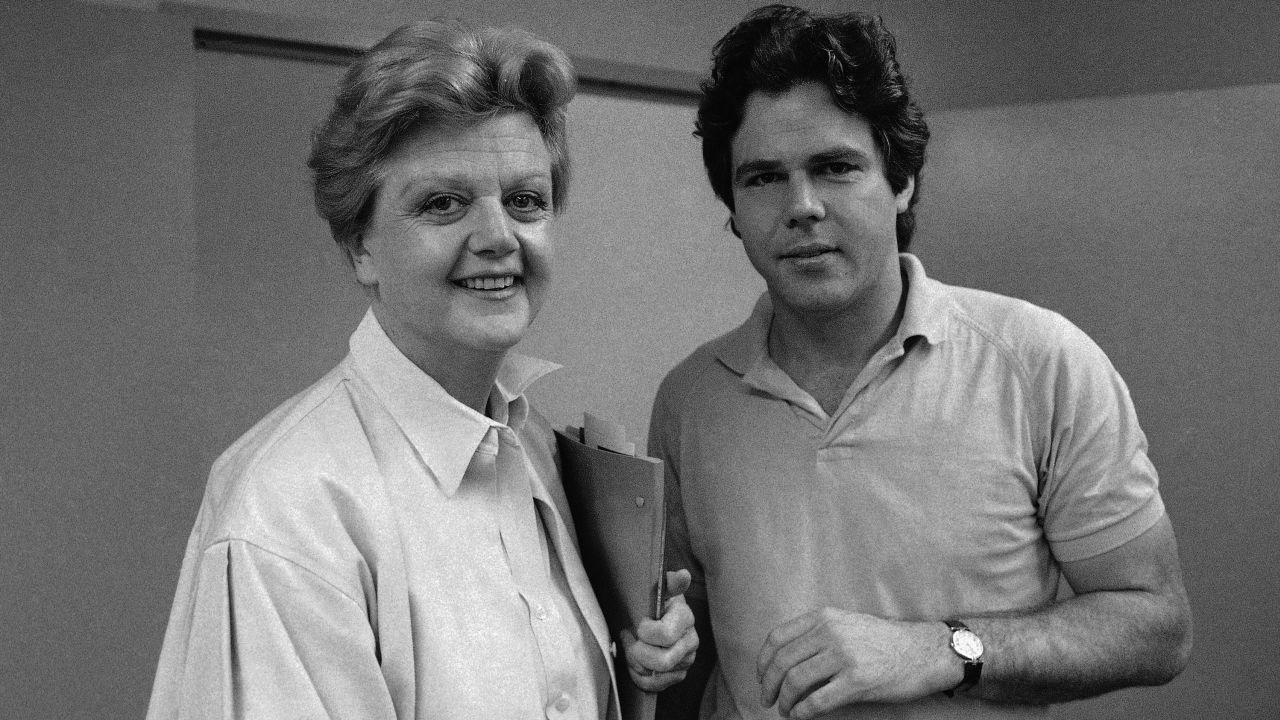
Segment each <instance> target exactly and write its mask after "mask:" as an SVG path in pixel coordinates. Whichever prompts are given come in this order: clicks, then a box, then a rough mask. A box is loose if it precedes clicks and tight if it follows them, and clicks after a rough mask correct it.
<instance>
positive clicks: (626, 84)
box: [192, 27, 701, 104]
mask: <svg viewBox="0 0 1280 720" xmlns="http://www.w3.org/2000/svg"><path fill="white" fill-rule="evenodd" d="M192 44H193V45H194V46H195V49H197V50H207V51H211V52H225V53H233V54H238V55H254V56H258V57H269V58H276V59H281V60H296V61H300V62H311V63H321V64H325V65H347V64H348V63H350V62H351V61H352V60H353V59H355V58H356V57H357V56H359V55H360V53H361V52H363V48H359V47H354V46H350V45H339V44H330V43H319V42H305V41H300V40H286V39H283V38H274V37H267V36H263V35H252V34H247V33H239V32H228V31H224V30H214V29H209V28H201V27H196V28H195V29H194V31H193V32H192ZM573 64H574V67H575V68H576V69H577V71H578V83H579V86H580V87H581V88H582V90H584V91H586V92H591V93H596V94H601V95H611V96H615V97H618V96H621V97H627V98H635V99H644V100H650V101H660V102H667V103H679V104H690V103H696V102H697V100H698V98H699V97H701V92H700V91H699V89H698V79H697V78H696V77H694V76H693V75H692V74H690V73H682V72H678V71H674V70H664V69H659V68H651V67H644V66H640V65H632V64H629V63H619V62H612V61H608V60H599V59H595V58H583V57H574V58H573Z"/></svg>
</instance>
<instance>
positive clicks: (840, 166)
mask: <svg viewBox="0 0 1280 720" xmlns="http://www.w3.org/2000/svg"><path fill="white" fill-rule="evenodd" d="M861 169H862V168H860V167H858V166H857V165H854V164H853V163H847V162H832V163H827V164H826V165H823V166H822V171H823V172H824V173H826V174H827V175H848V174H849V173H855V172H857V171H859V170H861Z"/></svg>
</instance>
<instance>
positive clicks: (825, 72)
mask: <svg viewBox="0 0 1280 720" xmlns="http://www.w3.org/2000/svg"><path fill="white" fill-rule="evenodd" d="M896 53H897V45H896V43H895V41H894V39H893V35H892V34H891V33H890V32H889V31H888V30H887V29H886V28H885V27H884V24H883V23H881V21H880V18H878V17H874V16H871V15H865V14H863V13H845V14H839V15H819V14H815V13H811V12H809V11H808V10H803V9H801V8H796V7H790V6H787V5H769V6H766V7H762V8H759V9H757V10H754V11H752V12H751V13H749V14H748V15H747V16H746V17H745V18H743V20H742V22H740V23H738V24H737V25H736V26H735V27H734V28H733V29H732V30H730V31H729V32H728V33H727V34H725V36H724V37H723V38H721V39H720V41H719V42H718V43H716V45H715V48H714V50H713V51H712V69H711V77H710V78H708V79H707V80H706V81H705V82H703V83H702V93H703V95H702V102H701V104H700V105H699V107H698V119H697V123H696V128H697V129H696V130H695V132H694V135H696V136H698V137H700V138H701V139H702V159H703V162H704V163H705V165H706V167H707V175H708V177H709V178H710V180H711V187H712V189H713V190H715V193H716V196H717V197H719V198H720V200H721V201H722V202H723V203H724V204H725V205H726V206H727V207H728V208H729V210H730V211H732V210H733V179H732V173H733V168H732V162H733V158H732V144H733V137H734V135H736V134H737V133H738V128H739V127H740V126H741V125H742V118H743V114H744V110H745V107H746V102H747V98H748V97H749V96H750V95H751V94H752V93H754V92H763V93H768V94H770V95H774V94H780V93H783V92H786V91H787V90H790V89H791V88H793V87H795V86H796V85H799V84H801V83H805V82H819V83H822V84H823V85H825V86H826V87H827V88H828V89H829V90H830V91H831V97H832V99H833V100H835V103H836V105H838V106H839V107H841V108H842V109H844V110H845V111H846V112H850V113H856V114H857V115H859V116H860V117H861V118H862V119H864V120H865V121H866V122H867V124H868V125H870V126H871V130H872V133H873V134H874V135H875V138H876V144H877V145H878V147H879V149H880V154H881V156H882V157H883V159H884V166H885V177H886V179H887V180H888V181H889V187H890V188H892V189H893V192H894V193H899V192H901V191H902V190H903V188H905V187H906V186H907V183H908V182H909V181H910V180H911V179H912V178H915V193H914V194H913V195H912V197H911V202H910V205H909V206H908V208H907V210H906V211H905V212H902V213H899V214H898V220H897V237H898V248H899V249H900V250H903V251H905V250H906V249H907V247H908V246H909V245H910V243H911V235H912V232H913V231H914V230H915V210H914V208H915V204H916V201H917V200H919V199H920V171H921V169H922V168H923V167H924V155H925V146H926V145H927V144H928V143H929V126H928V125H927V124H926V123H925V121H924V113H923V112H922V111H921V110H920V107H919V106H918V105H916V104H915V103H914V102H913V101H912V100H911V96H910V94H909V93H908V92H907V83H906V79H905V78H904V77H903V75H902V71H901V70H900V69H899V67H898V61H897V58H896Z"/></svg>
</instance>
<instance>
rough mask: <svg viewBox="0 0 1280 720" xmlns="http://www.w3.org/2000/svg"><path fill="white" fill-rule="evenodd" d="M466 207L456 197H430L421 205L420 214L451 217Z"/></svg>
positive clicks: (462, 201) (464, 203) (463, 202)
mask: <svg viewBox="0 0 1280 720" xmlns="http://www.w3.org/2000/svg"><path fill="white" fill-rule="evenodd" d="M465 206H466V202H465V201H464V200H463V199H462V198H460V197H458V196H456V195H443V194H442V195H432V196H431V197H429V198H427V200H426V202H424V203H422V212H424V213H428V214H430V215H452V214H454V213H456V212H458V211H459V210H461V209H463V207H465Z"/></svg>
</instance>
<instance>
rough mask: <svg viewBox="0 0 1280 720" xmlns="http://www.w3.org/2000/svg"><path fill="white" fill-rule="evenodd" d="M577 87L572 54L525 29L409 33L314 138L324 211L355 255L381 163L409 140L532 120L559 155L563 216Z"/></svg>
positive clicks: (376, 51)
mask: <svg viewBox="0 0 1280 720" xmlns="http://www.w3.org/2000/svg"><path fill="white" fill-rule="evenodd" d="M576 89H577V80H576V76H575V74H574V70H573V64H572V63H571V62H570V60H569V58H568V56H567V55H565V53H564V52H563V51H562V50H560V49H559V48H557V47H556V46H554V45H552V44H550V43H548V42H546V41H544V40H541V39H539V38H537V37H535V36H534V35H532V34H530V33H528V32H525V31H523V30H519V29H515V28H479V29H469V28H467V27H465V26H463V25H461V24H460V23H456V22H452V21H436V20H430V21H422V22H416V23H411V24H409V25H404V26H402V27H400V28H398V29H396V30H395V31H393V32H392V33H391V34H390V35H388V36H387V37H385V38H384V39H382V40H381V41H380V42H379V43H378V44H377V45H374V46H373V47H372V48H371V49H369V50H368V51H367V52H366V53H364V54H363V55H361V56H360V57H359V58H357V59H356V60H355V62H354V63H353V64H352V65H351V67H350V68H349V69H348V70H347V73H346V75H345V76H344V77H343V79H342V82H341V84H340V85H339V87H338V93H337V97H336V98H335V99H334V103H333V109H332V110H331V111H330V112H329V116H328V117H327V118H326V119H325V121H324V122H323V123H322V124H321V125H320V127H319V128H317V129H316V131H315V132H314V133H313V135H312V140H311V157H310V158H309V160H308V162H307V164H308V165H309V166H310V167H311V169H312V171H313V173H314V191H315V203H316V210H317V212H319V213H320V216H321V217H323V218H324V219H325V220H327V221H328V222H329V228H330V230H331V232H332V234H333V239H334V240H335V241H337V243H338V245H339V246H341V247H342V248H343V249H344V250H345V251H346V252H347V255H348V257H350V254H351V253H352V252H354V251H356V250H358V249H359V248H360V243H361V234H362V233H363V232H364V230H365V226H366V225H367V223H368V221H369V217H370V215H371V212H372V209H373V206H374V203H375V200H376V198H377V193H378V189H379V187H380V186H381V183H382V177H381V167H382V163H383V161H384V160H385V159H386V158H387V157H388V156H389V155H391V154H392V153H393V152H394V151H395V149H396V148H397V146H398V145H399V144H400V143H401V142H402V141H403V140H404V139H405V138H406V137H407V136H409V135H410V134H412V133H413V132H415V131H417V130H419V129H421V128H422V127H430V126H434V125H446V124H454V125H456V124H466V123H475V122H480V121H483V120H486V119H489V118H492V117H495V116H497V115H501V114H504V113H508V112H524V113H527V114H528V115H529V117H531V118H532V119H533V121H534V123H535V124H536V125H537V127H538V130H539V132H540V133H541V135H542V139H543V141H544V142H545V143H546V145H547V150H548V151H549V153H550V155H551V185H552V206H553V207H554V208H555V209H556V211H560V210H561V209H563V208H564V206H565V202H566V199H567V198H566V195H567V192H568V184H569V148H568V139H567V137H566V133H565V110H566V106H567V105H568V104H569V101H570V100H571V99H573V95H574V93H575V92H576Z"/></svg>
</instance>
